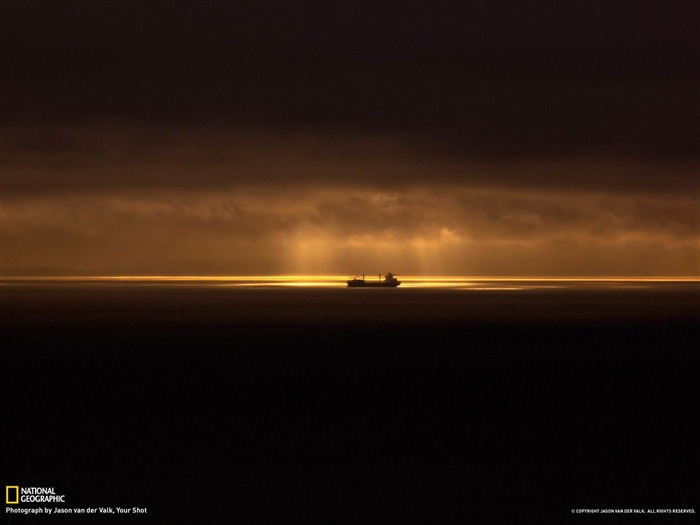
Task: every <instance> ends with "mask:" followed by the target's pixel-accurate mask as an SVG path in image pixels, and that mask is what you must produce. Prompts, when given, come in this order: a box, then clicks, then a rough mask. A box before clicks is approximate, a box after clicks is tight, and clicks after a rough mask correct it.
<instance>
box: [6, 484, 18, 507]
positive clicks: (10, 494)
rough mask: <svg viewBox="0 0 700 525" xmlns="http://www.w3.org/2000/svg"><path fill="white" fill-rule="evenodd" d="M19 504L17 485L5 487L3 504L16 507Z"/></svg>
mask: <svg viewBox="0 0 700 525" xmlns="http://www.w3.org/2000/svg"><path fill="white" fill-rule="evenodd" d="M17 503H19V487H18V486H17V485H5V504H7V505H16V504H17Z"/></svg>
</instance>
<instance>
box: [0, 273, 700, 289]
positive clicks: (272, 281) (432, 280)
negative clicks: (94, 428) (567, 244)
mask: <svg viewBox="0 0 700 525" xmlns="http://www.w3.org/2000/svg"><path fill="white" fill-rule="evenodd" d="M347 279H348V277H346V276H339V275H272V276H269V275H268V276H214V277H212V276H130V275H129V276H123V275H122V276H95V277H10V278H8V277H3V279H2V280H1V281H0V285H1V286H12V285H18V284H22V285H31V284H35V285H41V284H72V285H76V284H85V285H89V284H95V283H99V284H103V285H104V284H115V285H116V284H118V283H129V284H132V285H139V286H166V285H185V286H186V285H193V286H216V287H234V288H269V287H278V288H282V287H293V288H345V287H346V280H347ZM400 279H401V282H402V284H401V286H400V287H398V288H395V289H394V290H396V291H397V293H401V290H406V289H431V290H436V289H443V290H456V291H463V292H488V291H528V290H540V291H545V290H552V291H556V290H563V289H568V290H574V289H581V290H583V289H606V288H615V289H630V290H632V289H645V288H650V287H652V288H653V287H657V286H659V285H662V284H674V283H675V284H678V285H686V286H688V285H690V286H698V284H700V281H699V280H698V278H694V277H585V278H542V277H507V278H504V277H471V276H400ZM365 290H366V289H360V290H359V291H360V292H362V291H365ZM375 291H376V290H375Z"/></svg>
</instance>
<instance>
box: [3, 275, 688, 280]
mask: <svg viewBox="0 0 700 525" xmlns="http://www.w3.org/2000/svg"><path fill="white" fill-rule="evenodd" d="M351 277H352V276H343V275H313V274H306V275H305V274H282V275H51V276H47V275H42V276H18V275H15V276H0V281H59V280H74V281H96V280H107V281H262V280H266V281H302V280H307V281H321V280H327V281H338V282H345V281H346V280H347V279H348V278H351ZM398 277H399V279H401V280H404V281H410V282H441V281H452V282H464V281H471V282H490V281H501V282H573V281H578V282H614V281H628V282H654V281H656V282H700V276H668V275H658V276H569V277H564V276H549V277H545V276H468V275H406V276H398ZM372 278H373V277H369V278H368V280H371V279H372Z"/></svg>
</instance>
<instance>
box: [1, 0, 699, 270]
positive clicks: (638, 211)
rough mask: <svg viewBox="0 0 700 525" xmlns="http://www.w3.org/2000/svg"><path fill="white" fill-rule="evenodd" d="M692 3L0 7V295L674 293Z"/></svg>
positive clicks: (693, 240)
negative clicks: (174, 284)
mask: <svg viewBox="0 0 700 525" xmlns="http://www.w3.org/2000/svg"><path fill="white" fill-rule="evenodd" d="M698 5H699V4H698V3H697V2H691V1H688V2H684V1H671V0H666V1H659V2H656V1H651V2H650V1H642V0H639V1H630V2H624V1H615V0H612V1H593V0H589V1H573V0H572V1H561V0H559V1H552V2H544V1H511V2H499V1H484V2H468V1H461V2H456V1H455V2H435V1H430V2H410V1H401V2H378V1H374V2H349V1H348V2H332V1H323V2H321V1H319V2H301V1H288V2H263V1H257V2H233V1H231V2H202V1H198V2H194V1H192V2H145V1H144V2H136V1H134V2H105V1H101V2H62V1H51V2H48V1H47V2H31V1H21V2H8V1H3V2H2V3H1V4H0V9H1V12H0V16H1V22H0V24H1V26H0V29H1V32H0V44H1V47H0V53H1V60H2V75H1V76H0V82H1V86H0V87H1V88H2V93H1V95H2V107H1V110H2V137H1V140H2V144H1V146H2V151H1V153H2V155H1V159H0V160H1V163H2V179H1V184H2V188H1V189H2V267H3V270H2V271H3V274H4V275H6V276H10V275H32V274H33V275H68V274H85V275H94V274H99V275H108V274H120V275H124V274H149V275H154V274H157V275H165V274H180V275H197V274H202V275H212V274H217V275H234V274H270V273H300V274H313V273H324V274H341V275H346V274H348V275H351V274H356V273H368V274H371V273H375V272H379V271H383V272H385V271H393V272H394V273H396V274H399V275H401V274H403V275H406V274H453V275H511V276H512V275H541V276H567V275H568V276H575V275H610V276H613V275H618V276H627V275H695V276H697V275H698V273H699V272H700V257H699V245H698V242H699V240H700V235H699V221H700V208H699V203H700V195H699V192H700V187H699V178H698V175H699V173H700V171H699V168H700V162H699V160H700V158H699V157H700V149H699V147H698V146H699V142H698V140H699V139H700V89H699V88H700V82H699V80H700V67H699V66H700V45H699V44H700V38H699V37H698V30H697V29H698V27H700V9H699V8H698Z"/></svg>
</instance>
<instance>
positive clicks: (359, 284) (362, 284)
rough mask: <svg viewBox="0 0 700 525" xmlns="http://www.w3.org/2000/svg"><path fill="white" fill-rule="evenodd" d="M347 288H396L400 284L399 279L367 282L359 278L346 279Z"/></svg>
mask: <svg viewBox="0 0 700 525" xmlns="http://www.w3.org/2000/svg"><path fill="white" fill-rule="evenodd" d="M347 283H348V288H396V287H397V286H398V285H400V284H401V281H393V282H390V283H386V282H367V281H362V280H360V279H357V280H352V279H351V280H349V281H347Z"/></svg>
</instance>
